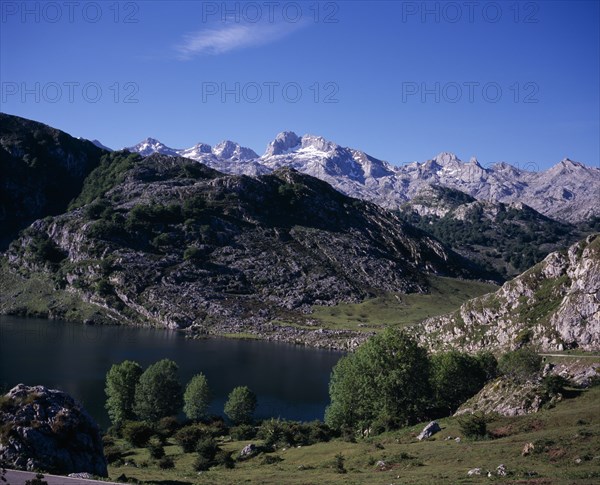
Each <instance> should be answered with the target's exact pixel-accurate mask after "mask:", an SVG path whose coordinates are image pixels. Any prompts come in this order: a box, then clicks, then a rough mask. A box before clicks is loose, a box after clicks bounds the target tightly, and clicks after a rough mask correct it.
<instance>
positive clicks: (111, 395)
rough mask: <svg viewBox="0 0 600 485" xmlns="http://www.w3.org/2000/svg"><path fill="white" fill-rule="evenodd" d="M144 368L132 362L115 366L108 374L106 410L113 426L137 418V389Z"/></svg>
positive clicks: (127, 361)
mask: <svg viewBox="0 0 600 485" xmlns="http://www.w3.org/2000/svg"><path fill="white" fill-rule="evenodd" d="M142 372H143V371H142V367H141V366H140V365H139V364H138V363H137V362H133V361H131V360H126V361H123V362H121V363H120V364H114V365H113V366H112V367H111V368H110V370H109V371H108V373H107V374H106V388H105V392H106V396H107V400H106V409H107V411H108V415H109V416H110V420H111V421H112V423H113V424H120V423H123V422H124V421H127V420H130V419H133V418H134V417H135V413H134V404H135V387H136V386H137V384H138V382H139V380H140V376H141V375H142Z"/></svg>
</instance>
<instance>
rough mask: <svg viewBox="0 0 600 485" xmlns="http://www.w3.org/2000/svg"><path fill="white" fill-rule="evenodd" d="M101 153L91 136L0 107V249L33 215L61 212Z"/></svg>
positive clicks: (103, 151)
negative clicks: (74, 133) (82, 137)
mask: <svg viewBox="0 0 600 485" xmlns="http://www.w3.org/2000/svg"><path fill="white" fill-rule="evenodd" d="M106 153H108V152H107V151H105V150H102V149H101V148H98V147H97V146H95V145H94V144H93V143H92V142H90V141H87V140H78V139H77V138H73V137H72V136H70V135H67V134H66V133H64V132H62V131H60V130H56V129H54V128H51V127H49V126H47V125H44V124H42V123H37V122H35V121H30V120H27V119H25V118H20V117H18V116H12V115H7V114H4V113H0V174H2V175H1V176H0V251H2V250H4V249H5V248H6V246H8V243H9V242H10V241H11V240H12V239H14V237H15V236H16V235H17V233H18V231H19V230H20V229H23V228H25V227H27V226H28V225H29V224H31V223H32V222H33V221H34V220H35V219H39V218H42V217H46V216H48V215H56V214H60V213H61V212H63V211H64V210H65V209H66V208H67V205H68V204H69V202H70V201H71V199H73V198H75V197H77V195H78V194H79V192H80V191H81V187H82V185H83V181H84V179H85V177H86V176H87V175H88V174H89V173H90V172H91V171H92V170H93V169H94V168H95V167H96V166H97V165H98V163H99V161H100V158H101V157H102V155H103V154H106Z"/></svg>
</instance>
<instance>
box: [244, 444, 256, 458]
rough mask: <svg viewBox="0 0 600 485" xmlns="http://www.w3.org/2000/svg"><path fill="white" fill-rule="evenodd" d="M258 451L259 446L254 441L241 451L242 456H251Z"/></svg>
mask: <svg viewBox="0 0 600 485" xmlns="http://www.w3.org/2000/svg"><path fill="white" fill-rule="evenodd" d="M257 453H258V447H257V446H256V445H255V444H254V443H250V444H248V445H246V446H244V447H243V448H242V451H240V458H250V457H252V456H254V455H256V454H257Z"/></svg>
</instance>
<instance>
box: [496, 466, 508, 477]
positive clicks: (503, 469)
mask: <svg viewBox="0 0 600 485" xmlns="http://www.w3.org/2000/svg"><path fill="white" fill-rule="evenodd" d="M496 475H498V476H499V477H505V476H506V466H504V465H503V464H500V465H498V466H497V467H496Z"/></svg>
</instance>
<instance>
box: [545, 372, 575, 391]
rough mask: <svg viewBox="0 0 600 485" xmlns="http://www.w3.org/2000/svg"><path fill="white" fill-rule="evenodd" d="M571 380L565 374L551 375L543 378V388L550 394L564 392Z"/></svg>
mask: <svg viewBox="0 0 600 485" xmlns="http://www.w3.org/2000/svg"><path fill="white" fill-rule="evenodd" d="M568 385H569V381H568V380H567V379H565V378H564V377H563V376H556V375H549V376H546V377H544V378H543V379H542V389H543V390H544V393H545V394H546V395H548V396H554V395H556V394H560V393H562V392H564V390H565V387H566V386H568Z"/></svg>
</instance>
